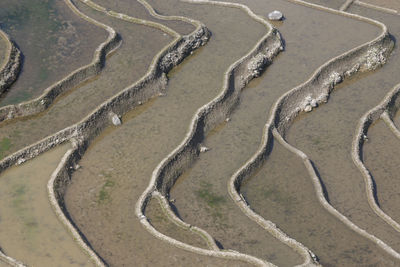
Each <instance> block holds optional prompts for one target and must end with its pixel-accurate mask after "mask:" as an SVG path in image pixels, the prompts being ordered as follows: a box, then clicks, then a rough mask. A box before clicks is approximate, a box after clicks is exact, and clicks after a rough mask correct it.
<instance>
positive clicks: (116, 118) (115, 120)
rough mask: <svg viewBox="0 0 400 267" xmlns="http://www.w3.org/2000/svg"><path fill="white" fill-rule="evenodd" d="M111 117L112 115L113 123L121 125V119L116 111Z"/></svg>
mask: <svg viewBox="0 0 400 267" xmlns="http://www.w3.org/2000/svg"><path fill="white" fill-rule="evenodd" d="M110 117H111V122H112V124H114V125H115V126H119V125H121V124H122V122H121V119H120V118H119V117H118V115H117V114H115V113H114V112H111V113H110Z"/></svg>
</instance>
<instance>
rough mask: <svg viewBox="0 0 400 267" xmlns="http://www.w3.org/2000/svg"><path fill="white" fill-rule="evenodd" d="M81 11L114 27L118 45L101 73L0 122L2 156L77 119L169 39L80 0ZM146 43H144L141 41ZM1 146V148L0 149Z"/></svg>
mask: <svg viewBox="0 0 400 267" xmlns="http://www.w3.org/2000/svg"><path fill="white" fill-rule="evenodd" d="M77 6H78V7H79V8H80V9H81V10H82V11H83V12H84V13H87V14H89V15H90V16H93V17H94V18H96V19H98V20H99V21H104V23H106V24H109V25H110V26H112V27H114V28H115V29H116V30H117V32H119V33H120V34H121V36H122V39H123V41H122V44H121V47H120V48H119V49H118V50H116V51H115V52H114V53H113V54H112V55H111V56H109V57H108V59H107V61H106V66H105V68H104V70H103V71H102V73H101V75H99V76H98V77H95V78H93V79H90V80H88V81H86V82H84V83H83V84H81V85H80V86H78V87H76V88H75V89H73V90H72V91H71V92H70V93H68V94H66V95H64V96H63V97H61V98H60V99H58V100H57V101H56V102H55V103H54V104H53V105H52V106H51V107H50V108H49V109H48V110H46V111H44V112H43V113H41V114H39V115H37V116H33V117H28V118H24V119H21V120H14V121H12V122H10V123H3V124H0V129H1V130H0V140H8V141H7V142H9V143H10V145H9V146H8V147H7V149H6V148H4V147H3V148H1V147H0V151H2V152H3V156H6V155H8V154H10V153H12V152H14V151H17V150H18V149H21V148H23V147H25V146H27V145H29V144H31V143H33V142H36V141H38V140H40V139H42V138H44V137H46V136H48V135H50V134H52V133H55V132H57V131H59V130H62V129H64V128H65V127H68V126H70V125H72V124H74V123H77V122H79V121H80V120H81V119H83V118H84V117H85V116H86V115H88V114H90V112H91V111H92V110H94V109H95V108H96V107H97V106H98V105H100V104H101V103H103V102H104V101H105V100H107V99H108V98H110V97H111V96H113V95H114V94H116V93H118V92H120V91H122V90H123V89H124V88H125V87H127V86H130V85H132V84H133V83H134V82H135V81H137V80H138V79H139V78H140V77H141V76H143V75H144V74H145V73H146V72H147V69H148V67H149V65H150V63H151V61H152V59H153V57H154V56H155V55H156V54H157V52H158V51H159V50H160V49H161V48H163V47H164V46H165V45H167V44H168V43H169V42H171V41H172V38H171V37H170V36H164V35H163V33H162V32H161V31H159V30H156V29H154V28H151V27H147V26H140V25H136V24H133V23H130V22H125V21H121V20H118V19H113V18H109V17H108V16H106V15H103V14H102V13H99V12H96V11H93V10H92V9H90V8H89V7H87V6H86V5H83V4H78V5H77ZM145 43H146V45H144V44H145ZM1 149H2V150H1Z"/></svg>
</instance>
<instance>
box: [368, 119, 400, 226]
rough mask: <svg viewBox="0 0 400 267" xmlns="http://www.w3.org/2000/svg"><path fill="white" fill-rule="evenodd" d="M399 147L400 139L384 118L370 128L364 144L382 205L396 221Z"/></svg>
mask: <svg viewBox="0 0 400 267" xmlns="http://www.w3.org/2000/svg"><path fill="white" fill-rule="evenodd" d="M399 148H400V142H399V139H398V138H397V137H396V136H395V135H394V134H393V133H392V132H391V131H390V130H389V128H388V127H387V125H386V124H385V123H384V122H383V121H382V120H380V121H378V122H377V123H376V124H374V125H373V126H372V127H371V128H370V129H369V131H368V142H367V143H366V144H365V145H364V161H365V165H366V166H367V168H368V169H369V170H370V172H371V173H372V176H373V178H374V181H375V183H376V187H377V195H378V202H379V205H380V207H381V208H382V210H383V211H384V212H386V213H387V214H388V215H389V216H391V217H392V218H393V219H394V220H396V221H399V220H400V212H399V206H398V203H400V193H399V192H400V181H399V179H398V178H399V175H398V170H399V163H400V157H399V155H400V154H399V153H400V152H399V151H400V150H399Z"/></svg>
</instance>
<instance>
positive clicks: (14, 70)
mask: <svg viewBox="0 0 400 267" xmlns="http://www.w3.org/2000/svg"><path fill="white" fill-rule="evenodd" d="M0 38H3V39H4V41H5V42H6V45H7V49H6V58H5V60H4V62H3V64H2V65H1V66H0V96H1V95H2V94H3V93H4V92H6V91H7V90H8V89H9V88H10V87H11V85H12V84H13V83H14V82H15V81H16V80H17V78H18V75H19V73H20V71H21V65H22V56H21V51H19V49H18V48H17V46H16V45H15V44H14V42H13V41H11V40H10V38H9V37H8V35H7V34H6V33H5V32H3V31H2V30H0Z"/></svg>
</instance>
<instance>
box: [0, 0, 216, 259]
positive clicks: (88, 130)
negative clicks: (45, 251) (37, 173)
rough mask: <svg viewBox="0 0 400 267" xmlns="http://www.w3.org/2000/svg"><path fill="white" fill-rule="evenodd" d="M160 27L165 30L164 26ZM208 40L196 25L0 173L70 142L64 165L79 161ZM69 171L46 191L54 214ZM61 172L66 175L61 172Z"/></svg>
mask: <svg viewBox="0 0 400 267" xmlns="http://www.w3.org/2000/svg"><path fill="white" fill-rule="evenodd" d="M71 4H72V3H71ZM75 8H76V7H75ZM85 16H86V15H85ZM151 25H152V23H151ZM162 26H163V27H165V26H164V25H162ZM107 27H108V26H107ZM150 27H152V26H150ZM165 28H167V27H165ZM209 36H210V33H209V31H208V29H207V28H206V27H205V26H204V25H203V24H201V23H200V22H197V24H196V29H195V30H194V31H193V32H192V33H191V34H189V35H187V36H184V37H181V36H179V37H176V38H175V39H174V40H173V41H172V42H171V43H170V44H168V45H166V46H165V47H163V49H162V50H161V51H160V52H158V53H157V55H156V56H155V57H154V58H153V60H152V62H151V64H150V66H149V68H148V71H147V72H146V74H145V75H144V76H143V77H142V78H141V79H140V80H138V81H137V82H135V83H134V84H133V85H131V86H128V87H126V88H125V89H123V90H122V91H121V92H120V93H118V94H116V95H114V96H113V97H111V98H110V99H108V100H106V101H104V102H103V103H102V104H101V105H99V106H98V107H97V108H96V109H95V110H94V111H93V112H92V113H91V114H89V115H88V116H86V117H85V118H84V119H82V120H81V121H80V122H78V123H76V124H74V125H72V126H70V127H67V128H65V129H63V130H60V131H59V132H57V133H55V134H53V135H51V136H48V137H46V138H44V139H42V140H40V141H38V142H36V143H34V144H32V145H29V146H28V147H25V148H23V149H20V150H19V151H17V152H15V153H13V154H12V155H9V156H7V157H6V158H4V159H3V160H1V161H0V172H1V171H4V170H5V169H7V168H8V167H11V166H13V165H19V164H22V163H24V162H25V161H27V160H29V159H32V158H34V157H36V156H38V155H40V154H41V153H43V152H46V151H48V150H49V149H51V148H53V147H55V146H57V145H59V144H61V143H63V142H65V141H68V140H72V139H73V140H75V141H74V143H75V144H77V148H76V149H75V150H74V151H73V152H74V153H72V155H74V156H73V157H72V156H71V158H68V161H65V162H67V163H68V162H73V161H77V160H79V159H80V157H81V156H82V155H83V154H84V152H85V151H86V149H87V147H88V145H89V144H90V142H91V141H92V140H93V139H94V138H95V137H96V136H97V135H98V134H99V133H100V132H101V131H102V130H103V129H104V128H105V127H107V126H110V125H111V122H110V118H109V113H110V112H116V113H118V114H124V113H126V112H127V111H129V110H131V109H133V108H134V107H136V106H138V105H141V104H142V103H144V102H146V101H148V100H149V99H151V98H153V97H155V96H158V95H160V91H162V90H164V89H165V86H166V82H167V81H166V75H165V74H166V73H167V72H168V71H170V70H171V69H172V68H173V67H174V66H176V65H177V64H179V63H180V62H181V61H183V60H184V58H185V57H186V56H188V55H189V54H190V52H192V51H194V50H195V49H197V48H198V47H199V46H201V45H204V44H205V43H206V42H207V41H208V39H209ZM171 55H173V57H171ZM146 89H147V90H146ZM59 167H60V166H59ZM73 168H74V166H72V165H71V166H66V165H64V166H63V167H60V168H59V170H61V172H58V175H57V176H55V178H54V181H53V187H52V189H51V190H49V194H50V195H51V194H53V195H54V196H53V197H51V198H52V199H53V200H54V199H56V200H57V203H54V202H52V204H53V207H54V209H55V210H56V211H57V210H60V209H61V211H64V209H65V206H64V194H65V190H66V188H67V186H68V184H69V180H70V179H71V177H70V176H71V175H72V172H73ZM65 169H67V170H68V171H66V172H65ZM65 173H67V174H68V177H66V176H65V175H64V174H65ZM56 213H57V212H56ZM57 215H58V216H59V219H60V220H61V221H62V222H63V224H64V225H65V226H66V227H67V229H68V230H69V231H70V232H71V233H72V234H73V236H74V239H75V240H77V241H78V243H79V244H85V246H84V247H83V249H84V250H85V251H91V252H90V253H89V255H90V256H92V257H94V258H92V259H93V260H94V262H95V263H96V264H98V265H99V266H104V262H103V261H102V260H101V259H100V258H99V257H98V256H97V255H96V253H95V252H93V251H92V250H90V248H89V246H90V244H88V243H87V242H86V241H84V240H86V239H85V237H84V236H83V234H81V233H80V232H79V230H78V229H77V228H75V226H74V223H73V222H72V221H70V218H67V217H66V215H65V214H64V213H62V214H60V213H57ZM82 242H83V243H82ZM3 255H4V257H3ZM0 259H1V260H3V261H5V262H7V263H9V264H13V261H14V262H15V263H19V262H18V261H16V260H14V259H12V258H10V257H8V256H6V255H5V254H4V253H2V252H0ZM10 259H11V260H10ZM14 265H15V264H14ZM14 265H13V266H14ZM15 266H17V265H15Z"/></svg>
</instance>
